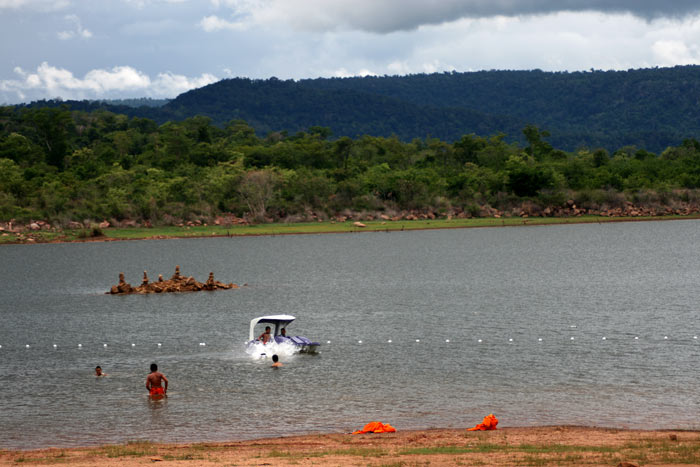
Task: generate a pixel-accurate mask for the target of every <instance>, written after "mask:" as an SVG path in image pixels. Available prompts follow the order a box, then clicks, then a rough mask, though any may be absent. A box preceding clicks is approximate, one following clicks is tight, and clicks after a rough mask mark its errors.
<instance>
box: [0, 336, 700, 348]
mask: <svg viewBox="0 0 700 467" xmlns="http://www.w3.org/2000/svg"><path fill="white" fill-rule="evenodd" d="M594 339H598V338H597V337H596V338H594ZM599 339H600V340H599V341H598V342H601V341H605V342H607V341H616V342H622V341H625V340H628V339H629V340H633V341H646V342H682V341H684V340H685V341H687V340H691V341H693V342H698V335H693V336H689V337H687V338H673V337H672V336H668V335H663V336H659V337H656V338H654V337H653V336H652V337H640V336H637V335H635V336H633V337H624V336H623V337H614V336H613V337H610V336H601V337H600V338H599ZM560 340H561V337H559V338H557V337H553V338H549V339H545V338H542V337H538V338H537V339H536V342H537V343H545V342H555V341H560ZM530 341H531V339H529V338H528V339H525V338H522V337H519V338H517V339H516V338H513V337H508V338H505V337H499V338H490V339H488V340H486V339H481V338H476V339H475V338H474V337H468V338H454V337H453V338H451V339H441V340H440V342H442V343H444V344H450V343H452V344H455V345H459V344H464V343H467V344H468V343H477V344H482V343H485V342H488V343H491V344H493V343H498V342H505V343H507V344H513V345H517V344H525V343H527V342H530ZM568 341H569V342H580V341H584V342H590V340H589V336H580V335H579V336H569V339H568ZM353 342H355V343H356V344H357V345H363V344H367V343H374V342H372V341H366V340H362V339H358V340H355V341H353ZM383 342H385V343H386V344H400V343H404V344H405V343H406V342H408V343H414V344H420V343H423V342H429V340H428V341H426V340H425V339H409V340H408V341H396V340H394V339H387V340H385V341H383ZM336 343H337V341H336ZM180 344H181V343H178V346H177V347H179V348H182V345H180ZM49 345H50V346H51V348H53V349H54V350H58V349H64V348H71V347H72V348H76V346H77V348H78V349H79V350H82V349H87V348H94V347H98V348H102V349H103V350H108V349H113V348H118V347H119V345H118V344H114V343H111V344H108V343H102V344H101V345H100V344H91V345H87V344H86V345H84V344H83V343H78V344H73V345H65V344H57V343H53V344H49ZM125 345H126V346H129V347H131V348H136V347H137V344H136V343H135V342H131V343H128V344H125ZM153 345H155V347H157V348H158V349H161V348H164V347H168V346H167V345H164V344H163V343H162V342H157V343H155V344H152V343H148V344H143V343H141V344H138V347H139V348H143V349H146V348H148V347H149V346H153ZM194 345H198V346H199V347H206V346H207V343H206V342H197V343H195V344H194ZM325 345H331V341H330V340H327V341H325ZM22 347H23V348H24V349H27V350H32V349H37V348H41V347H42V346H41V345H39V344H37V343H31V344H24V345H23V346H22ZM9 348H10V347H8V346H7V344H5V345H3V344H0V350H6V349H9Z"/></svg>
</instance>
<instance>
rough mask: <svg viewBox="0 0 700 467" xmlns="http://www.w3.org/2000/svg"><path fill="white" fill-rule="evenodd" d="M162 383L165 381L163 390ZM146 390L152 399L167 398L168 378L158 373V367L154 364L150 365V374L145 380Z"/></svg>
mask: <svg viewBox="0 0 700 467" xmlns="http://www.w3.org/2000/svg"><path fill="white" fill-rule="evenodd" d="M163 381H165V388H163V385H162V382H163ZM146 389H147V390H148V394H149V395H150V396H151V397H153V398H157V399H160V398H161V397H167V396H168V378H166V377H165V375H164V374H163V373H161V372H159V371H158V365H156V364H155V363H151V373H150V374H149V375H148V377H147V378H146Z"/></svg>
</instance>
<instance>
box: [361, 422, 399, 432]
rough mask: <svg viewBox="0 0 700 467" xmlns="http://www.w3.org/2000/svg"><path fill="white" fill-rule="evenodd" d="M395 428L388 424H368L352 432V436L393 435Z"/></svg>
mask: <svg viewBox="0 0 700 467" xmlns="http://www.w3.org/2000/svg"><path fill="white" fill-rule="evenodd" d="M395 432H396V428H394V427H393V426H391V425H389V424H388V423H382V422H369V423H368V424H367V425H365V427H364V428H362V429H361V430H358V431H353V433H352V434H353V435H361V434H364V433H395Z"/></svg>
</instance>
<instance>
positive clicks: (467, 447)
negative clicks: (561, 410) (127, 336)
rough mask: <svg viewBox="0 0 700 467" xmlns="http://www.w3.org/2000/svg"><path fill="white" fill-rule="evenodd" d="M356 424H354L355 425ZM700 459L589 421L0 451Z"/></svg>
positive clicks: (666, 434)
mask: <svg viewBox="0 0 700 467" xmlns="http://www.w3.org/2000/svg"><path fill="white" fill-rule="evenodd" d="M358 428H359V427H358ZM154 462H157V463H158V464H159V465H190V466H192V465H222V464H225V465H302V466H307V465H336V466H338V465H341V466H342V465H377V466H379V465H385V466H386V465H427V464H429V465H431V466H432V465H540V466H550V465H552V466H554V465H581V464H585V465H618V464H619V463H621V462H629V463H632V465H656V466H665V465H679V464H683V465H700V431H693V430H674V429H668V430H666V429H664V430H638V429H625V428H605V427H595V426H593V427H589V426H567V425H557V426H536V427H503V428H498V429H497V430H493V431H466V429H465V428H431V429H425V430H401V429H400V428H398V431H397V432H396V433H385V434H365V435H352V434H348V433H326V434H306V435H299V436H285V437H275V438H259V439H254V440H244V441H228V442H197V443H151V442H147V441H140V442H128V443H126V444H118V445H103V446H99V447H74V448H46V449H37V450H27V451H20V450H0V465H17V464H18V463H27V464H28V465H47V464H57V463H61V464H69V465H76V466H82V465H86V466H87V465H95V464H98V463H99V464H100V465H107V466H110V465H119V466H136V465H144V464H151V463H154Z"/></svg>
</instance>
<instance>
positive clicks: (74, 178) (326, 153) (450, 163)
mask: <svg viewBox="0 0 700 467" xmlns="http://www.w3.org/2000/svg"><path fill="white" fill-rule="evenodd" d="M521 134H522V139H523V140H524V143H522V144H521V143H517V142H509V140H508V138H507V137H506V136H505V135H504V134H502V133H497V134H493V135H489V136H478V135H475V134H464V135H462V136H461V137H460V138H458V139H457V140H456V141H454V142H448V141H444V140H441V139H437V138H431V137H430V138H422V139H421V138H415V139H413V140H411V141H408V142H407V141H402V140H401V139H399V138H398V137H396V136H390V137H383V136H368V135H365V136H360V137H356V138H350V137H347V136H340V137H337V136H336V137H333V134H332V131H331V130H330V129H329V128H327V127H321V126H312V127H309V128H307V129H306V130H305V131H298V132H295V133H289V132H287V131H278V132H269V133H267V134H266V135H264V136H263V135H258V134H257V133H256V131H255V129H254V128H253V127H252V126H251V125H250V124H248V123H246V122H245V121H242V120H236V119H234V120H231V121H229V122H227V123H226V124H224V125H222V126H219V125H214V124H213V122H212V120H211V119H210V118H209V117H205V116H196V117H191V118H187V119H184V120H182V121H179V122H166V123H163V124H158V123H157V122H156V121H154V120H151V119H148V118H143V117H129V116H127V115H123V114H115V113H112V112H109V111H105V110H99V109H98V110H94V111H91V112H84V111H76V110H70V109H69V108H67V107H0V221H9V220H11V219H14V220H15V221H17V222H27V221H29V220H32V219H43V220H47V221H50V222H51V223H52V224H54V225H61V226H67V225H69V224H70V222H71V221H79V222H83V221H86V220H87V221H90V220H98V221H99V220H103V219H107V220H109V221H110V222H112V223H113V224H115V225H119V224H120V223H122V224H126V225H128V224H127V222H131V223H134V222H139V223H141V222H144V223H146V222H147V223H151V224H153V225H155V224H179V223H182V222H187V221H198V222H211V221H212V220H213V219H215V218H216V217H218V216H229V217H237V218H245V219H246V220H248V221H250V222H265V221H271V220H293V221H300V220H311V219H327V218H331V217H341V216H348V215H354V216H355V218H362V217H363V216H375V217H376V216H379V215H380V214H381V215H385V216H393V215H395V214H396V213H399V212H402V211H404V212H406V211H408V212H420V213H428V214H429V215H431V216H449V215H462V216H482V215H492V214H493V212H494V211H493V210H499V212H501V213H503V214H504V215H521V214H522V212H527V213H529V214H531V215H551V214H552V213H553V212H555V211H556V210H557V209H560V208H561V207H562V206H569V207H571V206H572V205H576V206H578V208H580V209H582V210H583V211H582V212H586V213H595V212H599V211H601V210H605V209H614V208H621V207H625V206H627V205H629V204H630V203H633V204H635V205H644V206H647V207H650V208H652V209H657V210H661V211H662V212H668V211H664V210H668V209H669V207H670V208H679V207H683V206H687V205H688V204H689V203H691V204H692V203H697V197H698V192H699V191H698V188H699V187H700V143H699V142H698V141H697V140H695V139H692V138H689V139H686V140H685V141H683V142H682V143H681V144H679V145H677V146H672V147H668V148H666V149H665V150H664V151H663V152H661V153H660V154H655V153H652V152H649V151H646V150H645V149H642V148H636V147H633V146H622V147H620V148H617V149H616V150H614V151H612V152H609V151H607V150H606V149H602V148H598V149H579V150H576V151H563V150H560V149H557V148H555V147H554V146H553V145H552V144H551V142H550V136H549V133H548V132H546V131H544V130H541V129H539V128H538V127H535V126H532V125H528V126H525V127H524V128H522V129H521Z"/></svg>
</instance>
